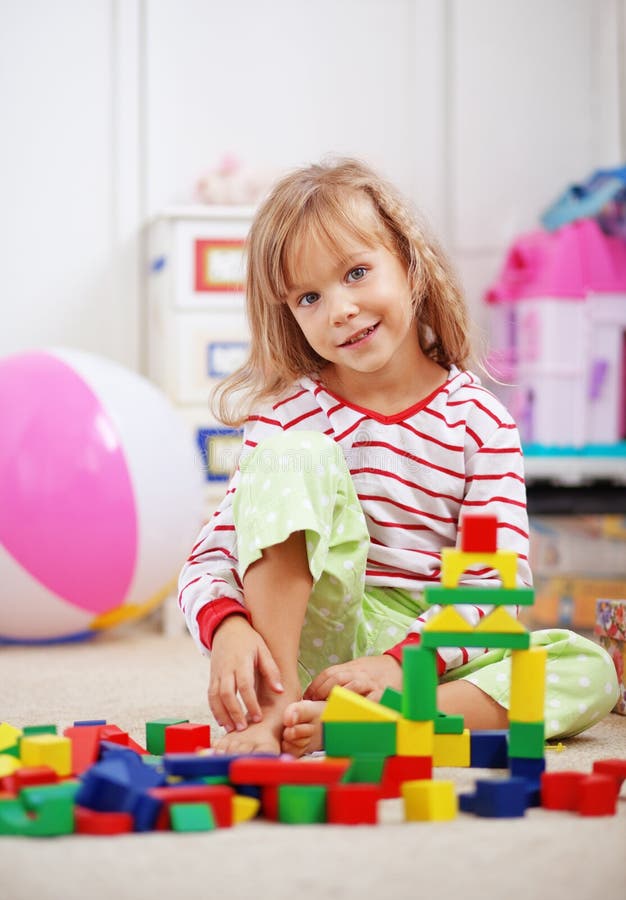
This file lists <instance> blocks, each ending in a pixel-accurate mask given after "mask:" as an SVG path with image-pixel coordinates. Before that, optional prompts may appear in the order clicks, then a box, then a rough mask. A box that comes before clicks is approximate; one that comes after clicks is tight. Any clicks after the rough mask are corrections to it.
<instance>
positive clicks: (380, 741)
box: [323, 722, 397, 758]
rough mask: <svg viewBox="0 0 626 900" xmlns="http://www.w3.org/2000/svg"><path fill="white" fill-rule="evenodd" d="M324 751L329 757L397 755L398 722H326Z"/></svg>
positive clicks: (324, 727)
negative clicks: (366, 754) (374, 754)
mask: <svg viewBox="0 0 626 900" xmlns="http://www.w3.org/2000/svg"><path fill="white" fill-rule="evenodd" d="M323 729H324V749H325V750H326V755H327V756H329V757H335V756H339V757H342V758H343V757H346V756H358V755H360V754H363V753H379V754H381V755H382V756H395V754H396V729H397V723H396V722H324V723H323Z"/></svg>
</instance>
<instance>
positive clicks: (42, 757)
mask: <svg viewBox="0 0 626 900" xmlns="http://www.w3.org/2000/svg"><path fill="white" fill-rule="evenodd" d="M20 759H21V761H22V765H23V766H50V767H51V768H52V769H54V771H55V772H56V773H57V775H70V774H71V773H72V742H71V741H70V739H69V738H66V737H63V736H61V735H57V734H48V733H43V734H33V735H30V736H28V737H27V736H22V738H21V740H20Z"/></svg>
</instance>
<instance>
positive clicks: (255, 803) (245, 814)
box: [233, 794, 261, 825]
mask: <svg viewBox="0 0 626 900" xmlns="http://www.w3.org/2000/svg"><path fill="white" fill-rule="evenodd" d="M260 806H261V801H260V800H257V799H256V797H244V796H243V795H242V794H235V796H234V797H233V822H234V824H235V825H239V824H240V823H241V822H249V821H250V819H254V817H255V816H256V814H257V813H258V811H259V809H260Z"/></svg>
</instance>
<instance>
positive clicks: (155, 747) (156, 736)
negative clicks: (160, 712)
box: [146, 719, 189, 756]
mask: <svg viewBox="0 0 626 900" xmlns="http://www.w3.org/2000/svg"><path fill="white" fill-rule="evenodd" d="M188 721H189V719H155V720H154V721H153V722H146V749H147V751H148V753H152V754H153V755H154V756H163V754H164V753H165V729H166V728H167V726H168V725H182V724H183V722H188Z"/></svg>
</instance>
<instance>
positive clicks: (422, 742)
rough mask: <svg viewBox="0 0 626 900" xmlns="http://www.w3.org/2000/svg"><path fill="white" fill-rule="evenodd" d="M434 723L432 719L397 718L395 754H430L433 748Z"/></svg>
mask: <svg viewBox="0 0 626 900" xmlns="http://www.w3.org/2000/svg"><path fill="white" fill-rule="evenodd" d="M434 736H435V725H434V722H432V721H430V722H429V721H426V722H411V721H409V719H399V720H398V728H397V732H396V754H397V755H398V756H432V755H433V750H434Z"/></svg>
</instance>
